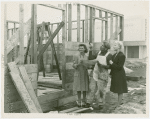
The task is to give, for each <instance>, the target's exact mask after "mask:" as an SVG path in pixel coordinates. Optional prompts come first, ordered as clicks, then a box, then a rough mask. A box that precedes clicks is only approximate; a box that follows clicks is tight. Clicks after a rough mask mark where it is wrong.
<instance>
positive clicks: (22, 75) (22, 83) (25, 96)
mask: <svg viewBox="0 0 150 119" xmlns="http://www.w3.org/2000/svg"><path fill="white" fill-rule="evenodd" d="M8 68H9V71H10V75H11V77H12V81H13V83H14V85H15V87H16V89H17V91H18V93H19V95H20V97H21V99H22V101H23V102H24V104H25V106H26V109H27V111H28V112H29V113H43V111H42V109H41V106H40V104H39V102H38V99H37V97H36V94H35V92H34V89H33V87H32V84H31V81H30V79H29V77H28V74H27V72H26V69H25V67H24V66H23V65H20V66H19V68H18V67H17V65H16V64H15V62H10V63H8Z"/></svg>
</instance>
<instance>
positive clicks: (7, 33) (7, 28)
mask: <svg viewBox="0 0 150 119" xmlns="http://www.w3.org/2000/svg"><path fill="white" fill-rule="evenodd" d="M6 24H7V39H9V29H8V22H6Z"/></svg>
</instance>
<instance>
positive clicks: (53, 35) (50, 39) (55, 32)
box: [37, 21, 65, 60]
mask: <svg viewBox="0 0 150 119" xmlns="http://www.w3.org/2000/svg"><path fill="white" fill-rule="evenodd" d="M64 24H65V23H64V22H63V21H62V22H61V23H60V25H59V26H58V27H57V29H56V30H55V31H54V33H53V34H52V35H51V36H50V37H49V39H48V41H47V43H46V44H45V45H44V47H43V48H42V49H41V51H40V52H39V55H38V57H37V58H38V60H39V59H40V58H41V57H40V56H41V55H42V54H43V53H44V52H45V50H46V49H47V48H48V46H49V45H50V44H51V43H52V42H53V39H54V38H55V36H56V35H57V33H58V32H59V31H60V29H61V28H62V27H63V26H64Z"/></svg>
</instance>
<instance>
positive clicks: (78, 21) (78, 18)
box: [69, 4, 80, 42]
mask: <svg viewBox="0 0 150 119" xmlns="http://www.w3.org/2000/svg"><path fill="white" fill-rule="evenodd" d="M69 30H70V29H69ZM77 42H80V4H77Z"/></svg>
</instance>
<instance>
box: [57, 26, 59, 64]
mask: <svg viewBox="0 0 150 119" xmlns="http://www.w3.org/2000/svg"><path fill="white" fill-rule="evenodd" d="M58 26H59V24H57V27H58ZM57 59H58V61H59V32H58V34H57Z"/></svg>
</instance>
